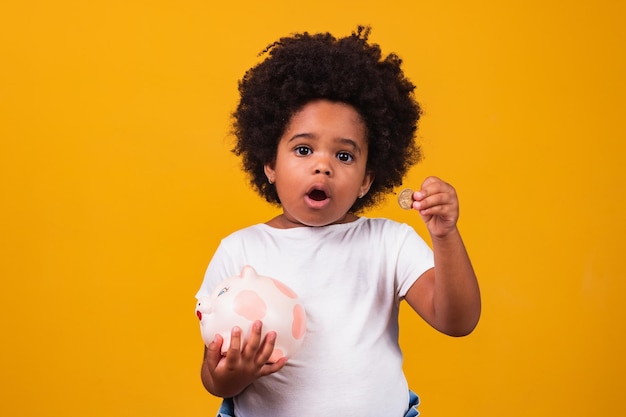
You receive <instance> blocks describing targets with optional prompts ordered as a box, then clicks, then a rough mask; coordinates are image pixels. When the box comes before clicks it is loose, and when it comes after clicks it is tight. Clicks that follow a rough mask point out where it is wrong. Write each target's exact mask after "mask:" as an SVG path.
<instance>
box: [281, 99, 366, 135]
mask: <svg viewBox="0 0 626 417" xmlns="http://www.w3.org/2000/svg"><path fill="white" fill-rule="evenodd" d="M301 134H307V135H314V136H322V135H329V136H331V137H333V138H339V139H351V140H354V141H358V142H362V143H365V142H366V127H365V123H364V121H363V118H362V117H361V115H360V114H359V112H358V111H357V110H356V109H355V108H354V107H352V106H351V105H349V104H346V103H342V102H335V101H329V100H315V101H311V102H309V103H307V104H305V105H304V106H303V107H302V108H301V109H300V110H298V111H297V112H296V113H295V114H294V115H293V116H292V117H291V119H290V120H289V123H288V124H287V126H286V129H285V135H284V136H286V137H291V136H293V135H301Z"/></svg>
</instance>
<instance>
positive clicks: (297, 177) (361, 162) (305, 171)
mask: <svg viewBox="0 0 626 417" xmlns="http://www.w3.org/2000/svg"><path fill="white" fill-rule="evenodd" d="M367 152H368V146H367V139H366V128H365V124H364V123H363V121H362V120H361V116H360V115H359V113H358V112H357V111H356V110H355V109H354V108H353V107H352V106H350V105H348V104H345V103H337V102H331V101H327V100H316V101H312V102H310V103H308V104H306V105H305V106H304V107H303V108H302V109H301V110H300V111H299V112H298V113H296V114H294V115H293V117H292V118H291V120H290V121H289V123H288V124H287V127H286V129H285V132H284V133H283V135H282V137H281V138H280V140H279V142H278V150H277V153H276V160H275V161H274V162H273V163H271V164H267V165H266V166H265V173H266V175H267V177H268V179H269V180H270V181H271V182H274V183H275V185H276V191H277V192H278V196H279V197H280V201H281V204H282V207H283V217H284V218H283V219H282V220H286V221H287V222H286V224H285V225H286V227H297V226H325V225H328V224H332V223H343V222H346V221H351V220H352V219H353V218H354V217H353V216H349V215H348V210H350V207H352V205H353V204H354V202H355V200H356V199H357V198H358V197H359V196H362V195H365V193H367V191H368V190H369V187H370V185H371V184H372V180H373V178H374V176H373V174H372V173H371V172H368V171H367V170H366V166H367Z"/></svg>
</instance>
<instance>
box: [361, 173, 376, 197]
mask: <svg viewBox="0 0 626 417" xmlns="http://www.w3.org/2000/svg"><path fill="white" fill-rule="evenodd" d="M374 176H375V175H374V171H365V176H364V177H363V182H362V183H361V187H360V189H359V198H362V197H363V196H364V195H365V194H367V192H368V191H369V190H370V187H371V186H372V183H373V182H374Z"/></svg>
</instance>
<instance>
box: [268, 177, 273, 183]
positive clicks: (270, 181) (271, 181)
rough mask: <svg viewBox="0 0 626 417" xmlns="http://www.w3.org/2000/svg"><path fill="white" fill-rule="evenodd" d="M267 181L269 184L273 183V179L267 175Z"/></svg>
mask: <svg viewBox="0 0 626 417" xmlns="http://www.w3.org/2000/svg"><path fill="white" fill-rule="evenodd" d="M267 182H269V183H270V185H271V184H274V180H273V179H271V178H269V177H268V178H267Z"/></svg>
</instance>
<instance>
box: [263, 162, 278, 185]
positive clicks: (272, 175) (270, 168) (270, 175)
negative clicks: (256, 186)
mask: <svg viewBox="0 0 626 417" xmlns="http://www.w3.org/2000/svg"><path fill="white" fill-rule="evenodd" d="M275 165H276V162H275V161H272V162H270V163H269V164H265V165H263V171H265V176H266V177H267V181H268V182H269V183H270V184H274V181H276V170H275V169H274V166H275Z"/></svg>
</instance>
